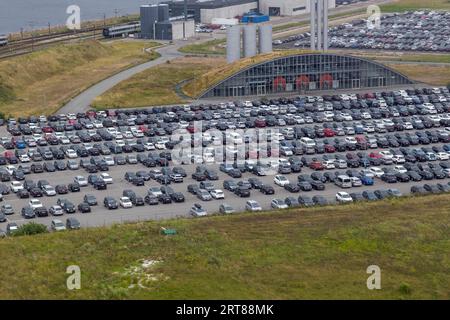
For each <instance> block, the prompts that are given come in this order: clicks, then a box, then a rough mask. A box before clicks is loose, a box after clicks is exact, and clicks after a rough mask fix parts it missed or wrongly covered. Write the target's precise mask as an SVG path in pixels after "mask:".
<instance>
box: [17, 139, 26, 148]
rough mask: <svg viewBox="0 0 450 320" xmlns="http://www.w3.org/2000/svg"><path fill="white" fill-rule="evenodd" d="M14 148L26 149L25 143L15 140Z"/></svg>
mask: <svg viewBox="0 0 450 320" xmlns="http://www.w3.org/2000/svg"><path fill="white" fill-rule="evenodd" d="M16 148H17V149H25V148H26V144H25V141H23V140H17V141H16Z"/></svg>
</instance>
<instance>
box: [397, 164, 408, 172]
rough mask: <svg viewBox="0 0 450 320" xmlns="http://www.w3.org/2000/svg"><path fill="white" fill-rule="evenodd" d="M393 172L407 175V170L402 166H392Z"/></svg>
mask: <svg viewBox="0 0 450 320" xmlns="http://www.w3.org/2000/svg"><path fill="white" fill-rule="evenodd" d="M394 171H396V172H398V173H407V172H408V170H406V168H405V167H404V166H394Z"/></svg>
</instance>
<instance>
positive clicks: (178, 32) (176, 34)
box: [140, 4, 195, 40]
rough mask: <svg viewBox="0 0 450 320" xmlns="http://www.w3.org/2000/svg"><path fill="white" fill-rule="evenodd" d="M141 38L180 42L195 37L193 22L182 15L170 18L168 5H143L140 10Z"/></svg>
mask: <svg viewBox="0 0 450 320" xmlns="http://www.w3.org/2000/svg"><path fill="white" fill-rule="evenodd" d="M140 20H141V34H140V36H141V38H144V39H153V40H180V39H184V38H190V37H193V36H194V35H195V22H194V20H192V19H187V20H185V18H184V15H180V16H179V17H173V18H170V15H169V5H168V4H159V5H143V6H141V8H140Z"/></svg>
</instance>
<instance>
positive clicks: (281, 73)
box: [200, 53, 412, 98]
mask: <svg viewBox="0 0 450 320" xmlns="http://www.w3.org/2000/svg"><path fill="white" fill-rule="evenodd" d="M405 84H412V82H411V81H410V80H409V79H408V78H406V77H405V76H404V75H402V74H400V73H398V72H396V71H394V70H392V69H389V68H388V67H386V66H384V65H382V64H379V63H376V62H374V61H370V60H367V59H363V58H359V57H352V56H347V55H337V54H313V53H311V54H297V55H290V56H285V57H281V58H275V59H272V60H269V61H265V62H262V63H259V64H256V65H251V66H249V67H246V68H244V69H242V70H240V71H239V72H237V73H235V74H234V75H231V76H230V77H228V78H226V79H224V80H223V81H221V82H219V83H218V84H216V85H214V86H212V87H211V88H209V89H208V90H206V91H205V92H204V93H203V94H201V96H200V97H201V98H208V97H239V96H255V95H259V96H263V95H267V94H274V93H288V92H291V93H304V92H306V91H314V90H333V89H365V88H377V87H386V86H387V87H390V86H396V85H405Z"/></svg>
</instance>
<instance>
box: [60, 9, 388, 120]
mask: <svg viewBox="0 0 450 320" xmlns="http://www.w3.org/2000/svg"><path fill="white" fill-rule="evenodd" d="M391 1H392V0H370V1H367V2H361V3H356V4H352V5H348V6H340V7H338V8H336V9H333V10H330V15H331V14H338V13H344V12H350V11H354V10H355V9H361V8H364V7H367V6H368V5H369V4H382V3H387V2H391ZM308 19H309V15H307V14H303V15H299V16H296V17H283V18H275V19H274V20H273V21H271V24H273V25H282V24H286V23H289V22H300V21H308ZM224 37H225V32H219V33H215V34H214V35H212V34H211V36H204V35H203V36H199V37H197V38H196V39H192V40H191V41H189V42H186V41H175V42H174V43H173V44H170V45H166V46H164V47H162V48H159V49H157V50H156V51H157V52H159V53H160V54H161V57H160V58H158V59H155V60H153V61H149V62H146V63H143V64H140V65H138V66H135V67H132V68H130V69H127V70H125V71H122V72H119V73H118V74H116V75H114V76H112V77H110V78H107V79H105V80H103V81H101V82H99V83H97V84H96V85H94V86H92V87H90V88H89V89H87V90H86V91H84V92H83V93H81V94H80V95H78V96H76V97H74V98H73V99H72V100H71V101H70V102H68V103H67V104H66V105H65V106H63V107H62V108H61V109H60V110H59V112H60V113H77V112H84V111H86V110H87V109H89V107H90V104H91V103H92V101H93V100H94V99H95V98H96V97H98V96H100V95H102V94H103V93H105V92H106V91H108V90H109V89H111V88H113V87H114V86H116V85H117V84H119V83H120V82H122V81H124V80H127V79H129V78H130V77H132V76H134V75H136V74H138V73H140V72H142V71H145V70H147V69H149V68H152V67H154V66H157V65H160V64H163V63H165V62H167V61H168V60H173V59H176V58H179V57H182V56H184V55H185V54H183V53H181V52H179V51H178V49H179V48H181V47H183V46H185V45H186V44H189V43H199V42H204V41H208V40H211V39H214V38H215V39H220V38H224Z"/></svg>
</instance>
